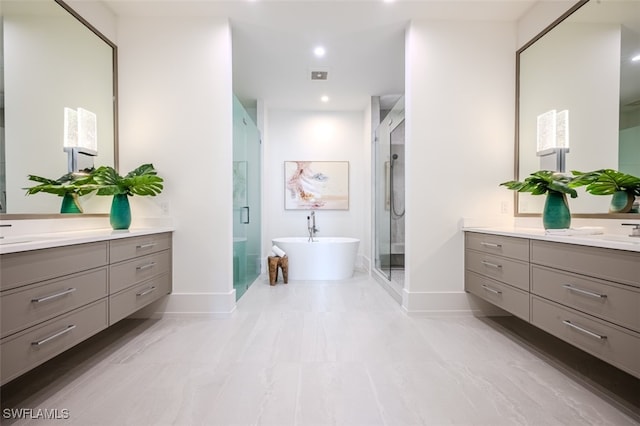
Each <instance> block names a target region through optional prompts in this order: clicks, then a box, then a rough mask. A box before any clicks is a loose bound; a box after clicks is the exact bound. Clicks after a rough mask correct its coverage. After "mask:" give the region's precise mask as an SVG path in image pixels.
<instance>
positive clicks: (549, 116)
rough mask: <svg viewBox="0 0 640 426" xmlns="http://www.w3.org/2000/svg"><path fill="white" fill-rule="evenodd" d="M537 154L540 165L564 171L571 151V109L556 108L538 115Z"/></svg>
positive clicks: (546, 168) (543, 167)
mask: <svg viewBox="0 0 640 426" xmlns="http://www.w3.org/2000/svg"><path fill="white" fill-rule="evenodd" d="M537 132H538V134H537V137H538V138H537V150H536V151H537V154H538V157H541V158H540V167H541V168H542V169H544V170H548V169H549V170H550V169H555V170H556V171H558V172H561V173H564V171H565V169H566V166H567V162H566V155H567V153H568V152H569V110H563V111H560V112H556V110H555V109H552V110H551V111H547V112H545V113H544V114H540V115H539V116H538V123H537Z"/></svg>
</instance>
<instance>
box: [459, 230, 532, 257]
mask: <svg viewBox="0 0 640 426" xmlns="http://www.w3.org/2000/svg"><path fill="white" fill-rule="evenodd" d="M465 241H466V248H468V249H472V250H476V251H480V252H483V253H489V254H496V255H499V256H505V257H509V258H512V259H518V260H523V261H525V262H528V261H529V240H528V239H525V238H515V237H503V236H501V235H493V234H480V233H476V232H467V233H466V234H465Z"/></svg>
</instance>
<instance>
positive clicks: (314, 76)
mask: <svg viewBox="0 0 640 426" xmlns="http://www.w3.org/2000/svg"><path fill="white" fill-rule="evenodd" d="M328 77H329V72H328V71H311V80H326V79H327V78H328Z"/></svg>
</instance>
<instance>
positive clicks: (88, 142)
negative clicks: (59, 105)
mask: <svg viewBox="0 0 640 426" xmlns="http://www.w3.org/2000/svg"><path fill="white" fill-rule="evenodd" d="M97 121H98V119H97V116H96V114H94V113H93V112H91V111H89V110H86V109H84V108H78V109H73V108H66V107H65V108H64V143H63V144H64V148H63V151H65V152H66V153H67V168H68V170H69V173H73V172H78V171H80V170H84V169H91V168H93V157H95V156H97V155H98V124H97Z"/></svg>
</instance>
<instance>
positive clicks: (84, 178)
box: [23, 172, 95, 197]
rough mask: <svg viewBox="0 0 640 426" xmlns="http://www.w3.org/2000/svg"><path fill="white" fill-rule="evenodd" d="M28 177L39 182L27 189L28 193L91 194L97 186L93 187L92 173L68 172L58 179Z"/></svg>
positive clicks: (61, 195)
mask: <svg viewBox="0 0 640 426" xmlns="http://www.w3.org/2000/svg"><path fill="white" fill-rule="evenodd" d="M28 179H29V180H30V181H33V182H38V183H39V184H38V185H36V186H32V187H31V188H23V189H26V191H27V194H26V195H33V194H37V193H38V192H45V193H48V194H55V195H58V196H60V197H63V196H65V195H66V194H77V195H78V196H82V195H86V194H89V193H90V192H92V191H94V190H95V188H93V187H91V183H92V182H93V179H92V178H91V174H90V173H82V172H79V173H67V174H66V175H64V176H61V177H59V178H58V179H49V178H45V177H42V176H36V175H28Z"/></svg>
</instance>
